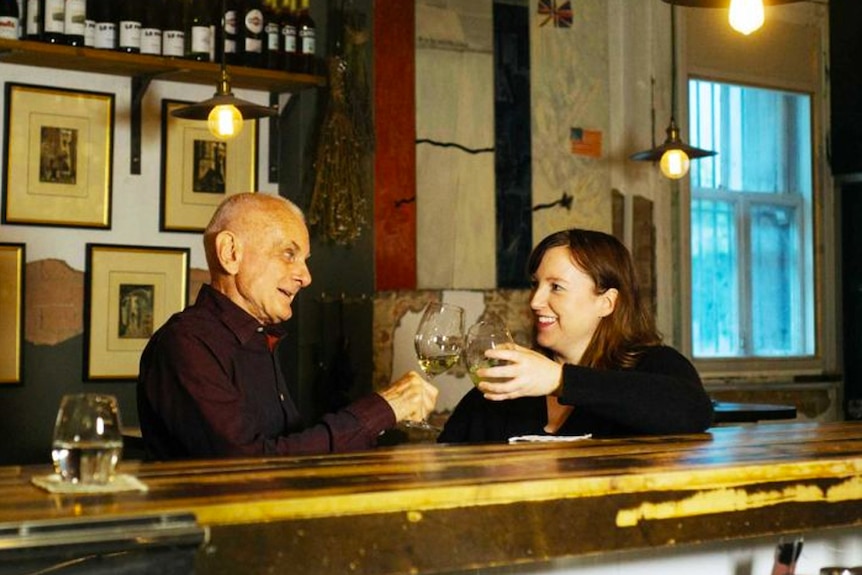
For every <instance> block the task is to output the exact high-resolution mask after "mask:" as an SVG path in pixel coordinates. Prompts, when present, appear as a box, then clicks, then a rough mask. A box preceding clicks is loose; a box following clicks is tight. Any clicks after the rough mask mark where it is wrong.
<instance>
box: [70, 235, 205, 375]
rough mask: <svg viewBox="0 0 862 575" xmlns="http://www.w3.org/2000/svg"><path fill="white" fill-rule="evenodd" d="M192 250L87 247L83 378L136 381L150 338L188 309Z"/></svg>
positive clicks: (94, 245)
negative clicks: (176, 315) (190, 252)
mask: <svg viewBox="0 0 862 575" xmlns="http://www.w3.org/2000/svg"><path fill="white" fill-rule="evenodd" d="M188 283H189V249H188V248H158V247H140V246H117V245H103V244H87V271H86V276H85V290H86V294H87V297H86V299H85V309H84V318H85V332H86V333H85V336H84V342H85V348H86V352H85V361H84V378H85V379H86V380H89V381H93V380H105V379H110V380H126V379H135V378H136V377H137V375H138V361H139V360H140V357H141V352H142V351H143V349H144V346H145V345H146V344H147V341H148V340H149V338H150V336H151V335H153V333H155V331H156V330H157V329H158V328H159V327H160V326H161V325H162V324H163V323H165V321H166V320H167V319H168V318H169V317H170V316H171V315H172V314H174V313H176V312H178V311H180V310H182V309H183V308H185V307H186V303H187V302H188Z"/></svg>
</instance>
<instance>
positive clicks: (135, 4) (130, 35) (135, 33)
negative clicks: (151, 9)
mask: <svg viewBox="0 0 862 575" xmlns="http://www.w3.org/2000/svg"><path fill="white" fill-rule="evenodd" d="M119 12H120V14H119V18H118V19H117V32H118V40H117V49H118V50H119V51H120V52H128V53H130V54H140V52H141V27H142V25H143V23H144V3H143V0H121V1H120V10H119Z"/></svg>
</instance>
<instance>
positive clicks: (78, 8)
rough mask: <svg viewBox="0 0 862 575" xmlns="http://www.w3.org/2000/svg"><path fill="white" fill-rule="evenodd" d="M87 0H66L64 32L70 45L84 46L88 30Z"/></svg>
mask: <svg viewBox="0 0 862 575" xmlns="http://www.w3.org/2000/svg"><path fill="white" fill-rule="evenodd" d="M86 20H87V0H66V2H65V5H64V20H63V34H64V36H65V41H66V44H68V45H69V46H83V45H84V34H85V33H86V32H87V21H86Z"/></svg>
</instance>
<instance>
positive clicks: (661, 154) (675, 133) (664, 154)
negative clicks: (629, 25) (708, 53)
mask: <svg viewBox="0 0 862 575" xmlns="http://www.w3.org/2000/svg"><path fill="white" fill-rule="evenodd" d="M675 9H676V8H675V6H671V7H670V61H671V66H670V77H671V86H670V94H671V103H670V110H671V115H670V124H669V125H668V127H667V129H666V130H665V132H666V133H667V138H666V139H665V141H664V143H663V144H662V145H660V146H656V145H654V144H653V147H652V149H649V150H645V151H643V152H638V153H636V154H632V155H631V156H629V158H630V159H632V160H635V161H638V162H659V168H660V169H661V173H662V174H664V175H665V177H667V178H670V179H671V180H678V179H680V178H682V177H684V176H685V175H686V174H687V173H688V169H689V167H690V165H691V160H697V159H698V158H706V157H708V156H715V155H716V154H717V153H718V152H713V151H710V150H701V149H700V148H695V147H694V146H689V145H688V144H686V143H685V142H683V141H682V138H681V137H680V135H679V126H677V124H676V117H675V114H676V110H677V98H676V14H675V12H674V10H675ZM654 118H655V115H653V119H654ZM653 132H655V126H653Z"/></svg>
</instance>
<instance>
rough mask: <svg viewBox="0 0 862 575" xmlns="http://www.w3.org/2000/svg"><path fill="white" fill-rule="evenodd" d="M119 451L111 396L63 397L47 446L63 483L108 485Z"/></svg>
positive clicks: (120, 441)
mask: <svg viewBox="0 0 862 575" xmlns="http://www.w3.org/2000/svg"><path fill="white" fill-rule="evenodd" d="M122 451H123V436H122V433H121V431H120V409H119V407H118V406H117V399H116V398H115V397H114V396H112V395H106V394H100V393H77V394H71V395H65V396H63V399H62V400H61V401H60V409H59V410H58V411H57V421H56V422H55V424H54V441H53V443H52V446H51V458H52V459H53V460H54V471H55V472H56V473H57V474H58V475H59V476H60V478H61V479H62V480H63V481H66V482H69V483H82V484H105V483H108V482H109V481H111V479H113V477H114V472H115V470H116V467H117V463H118V462H119V460H120V454H121V453H122Z"/></svg>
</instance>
